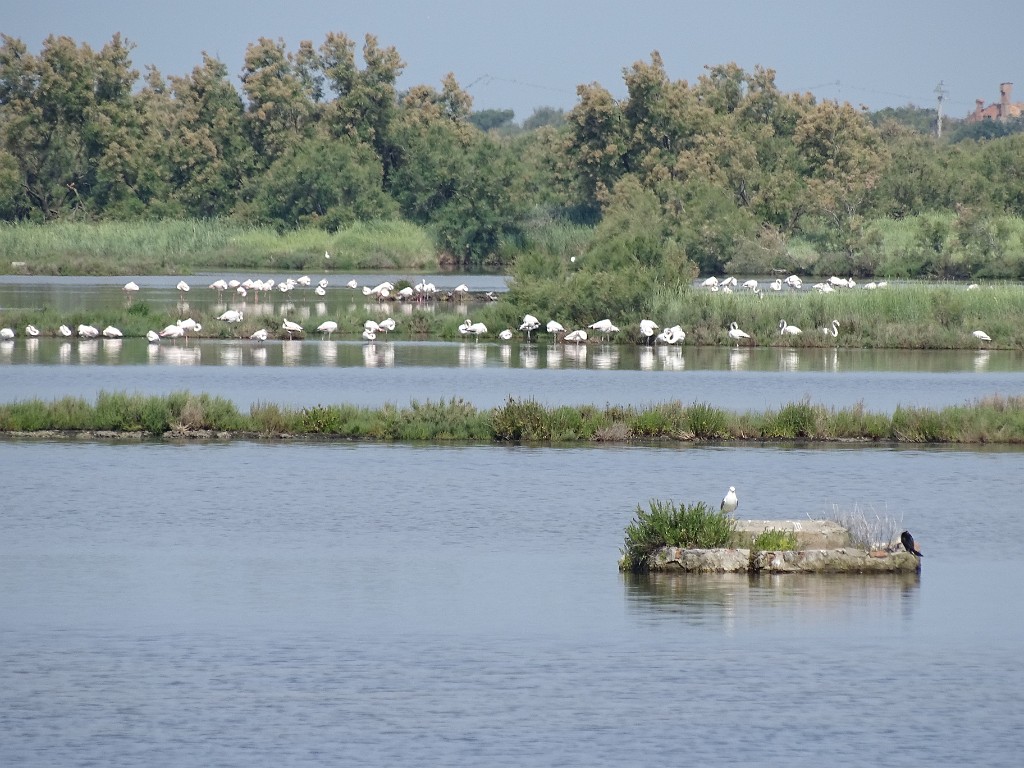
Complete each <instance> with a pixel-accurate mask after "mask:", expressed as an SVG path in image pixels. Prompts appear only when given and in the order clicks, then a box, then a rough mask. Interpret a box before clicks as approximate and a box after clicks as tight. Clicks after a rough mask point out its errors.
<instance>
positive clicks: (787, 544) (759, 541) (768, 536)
mask: <svg viewBox="0 0 1024 768" xmlns="http://www.w3.org/2000/svg"><path fill="white" fill-rule="evenodd" d="M796 547H797V541H796V533H795V532H794V531H780V530H778V529H776V528H769V529H768V530H767V531H761V533H759V534H757V536H755V537H754V543H753V544H752V545H751V549H753V550H754V551H755V552H766V551H780V550H781V551H788V550H791V549H796Z"/></svg>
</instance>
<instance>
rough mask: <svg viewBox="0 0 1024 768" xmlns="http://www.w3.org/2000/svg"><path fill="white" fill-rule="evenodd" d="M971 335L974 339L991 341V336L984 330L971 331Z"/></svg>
mask: <svg viewBox="0 0 1024 768" xmlns="http://www.w3.org/2000/svg"><path fill="white" fill-rule="evenodd" d="M971 336H973V337H974V338H976V339H980V340H981V341H992V337H991V336H989V335H988V334H987V333H985V332H984V331H972V332H971Z"/></svg>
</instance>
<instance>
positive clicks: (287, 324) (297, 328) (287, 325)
mask: <svg viewBox="0 0 1024 768" xmlns="http://www.w3.org/2000/svg"><path fill="white" fill-rule="evenodd" d="M281 330H283V331H285V332H286V333H287V334H288V340H289V341H291V340H292V334H293V333H302V326H301V325H299V324H298V323H294V322H292V321H291V320H287V319H286V320H285V321H284V322H283V323H281Z"/></svg>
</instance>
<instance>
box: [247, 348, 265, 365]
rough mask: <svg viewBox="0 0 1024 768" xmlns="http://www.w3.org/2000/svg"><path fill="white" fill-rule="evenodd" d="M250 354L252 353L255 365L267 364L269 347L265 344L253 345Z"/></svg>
mask: <svg viewBox="0 0 1024 768" xmlns="http://www.w3.org/2000/svg"><path fill="white" fill-rule="evenodd" d="M249 354H251V355H252V364H253V365H266V364H267V348H266V347H264V346H259V347H251V348H250V350H249Z"/></svg>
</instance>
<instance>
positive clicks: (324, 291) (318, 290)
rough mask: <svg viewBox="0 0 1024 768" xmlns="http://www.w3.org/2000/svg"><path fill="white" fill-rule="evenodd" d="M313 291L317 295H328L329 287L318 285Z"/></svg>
mask: <svg viewBox="0 0 1024 768" xmlns="http://www.w3.org/2000/svg"><path fill="white" fill-rule="evenodd" d="M313 293H315V294H316V295H317V296H326V295H327V289H326V288H324V287H323V286H322V285H318V286H317V287H316V288H314V289H313Z"/></svg>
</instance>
